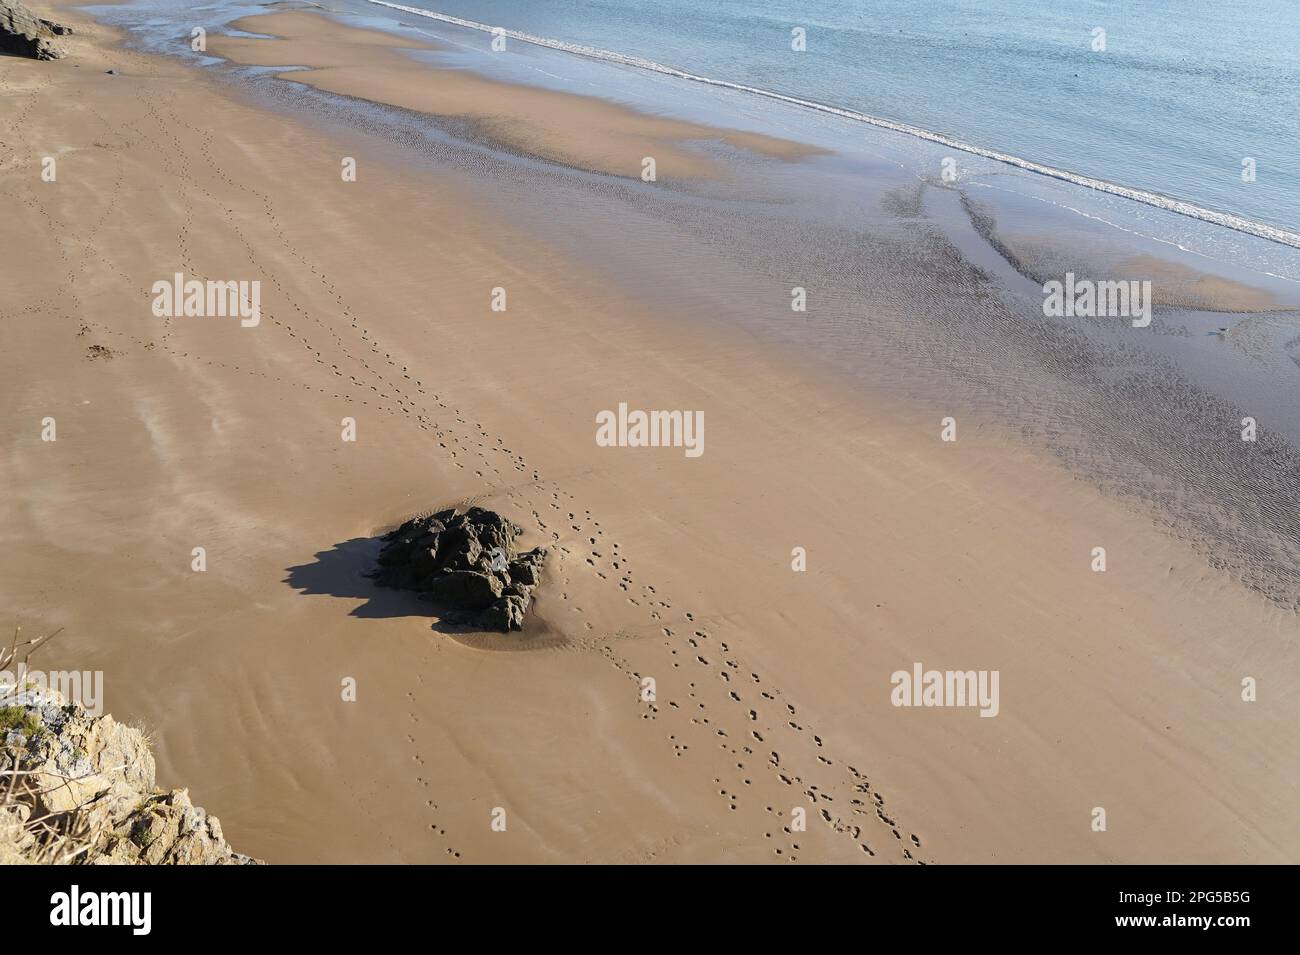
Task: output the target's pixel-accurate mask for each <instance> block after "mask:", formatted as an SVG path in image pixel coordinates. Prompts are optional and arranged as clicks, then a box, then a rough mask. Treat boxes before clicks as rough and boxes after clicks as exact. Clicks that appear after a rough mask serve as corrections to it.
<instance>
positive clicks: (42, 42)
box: [0, 0, 72, 60]
mask: <svg viewBox="0 0 1300 955" xmlns="http://www.w3.org/2000/svg"><path fill="white" fill-rule="evenodd" d="M71 32H72V29H71V27H65V26H63V25H62V24H59V23H54V22H53V21H50V20H42V19H41V18H40V17H38V16H37V15H36V14H34V13H32V11H30V10H28V9H27V8H26V7H25V6H23V5H22V4H21V3H19V2H18V0H0V53H12V54H16V55H18V56H27V57H31V58H33V59H37V60H57V59H58V58H59V57H61V56H63V51H62V50H61V49H59V48H58V47H57V46H55V45H54V42H53V38H54V37H56V36H66V35H67V34H69V33H71Z"/></svg>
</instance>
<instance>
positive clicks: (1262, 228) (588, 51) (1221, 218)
mask: <svg viewBox="0 0 1300 955" xmlns="http://www.w3.org/2000/svg"><path fill="white" fill-rule="evenodd" d="M366 2H367V3H373V4H375V5H377V6H381V7H387V8H389V9H393V10H400V11H402V12H403V13H411V14H414V15H416V16H421V17H425V18H427V19H431V20H438V21H440V22H443V23H449V24H453V25H455V26H460V27H464V28H466V29H470V30H477V31H479V32H481V33H494V32H495V31H497V30H500V31H501V35H502V36H505V37H509V38H511V39H515V40H520V41H521V42H524V43H531V44H533V45H535V46H541V47H546V48H548V49H553V50H559V51H561V52H564V53H570V54H573V55H574V56H585V57H589V58H591V59H595V60H600V61H603V62H609V63H619V64H622V65H625V66H631V67H635V68H637V69H642V70H649V71H652V72H656V73H663V74H666V75H668V76H674V77H678V78H680V79H685V80H690V81H691V82H694V83H703V84H705V85H708V86H716V87H720V88H723V89H730V90H736V91H738V92H742V93H749V94H752V95H754V96H761V97H764V98H766V99H770V100H775V101H776V102H780V103H785V104H788V105H792V106H798V107H800V108H802V109H808V110H813V111H815V112H819V113H825V114H827V115H831V116H837V117H839V118H841V119H847V120H851V121H853V122H858V123H865V124H867V125H869V126H875V127H877V128H879V129H886V130H889V131H890V132H895V133H902V134H904V135H907V136H911V137H914V138H916V139H920V140H924V141H926V142H931V143H935V144H937V145H940V146H947V147H949V148H951V149H957V150H960V151H962V152H965V153H970V154H971V155H974V156H979V157H980V158H982V159H991V160H993V161H995V162H999V163H1002V164H1004V165H1007V166H1011V167H1014V168H1017V169H1023V170H1025V171H1027V172H1032V173H1036V174H1037V175H1040V176H1046V177H1047V178H1050V179H1057V180H1060V181H1061V182H1068V183H1070V184H1072V185H1076V186H1084V187H1086V188H1088V189H1094V190H1096V191H1098V192H1105V193H1109V194H1111V195H1115V196H1119V197H1121V198H1124V199H1129V200H1132V201H1133V202H1140V203H1142V204H1144V205H1149V206H1153V207H1154V208H1157V209H1163V210H1165V211H1168V212H1175V213H1177V214H1179V215H1182V216H1186V217H1188V218H1190V219H1196V220H1199V221H1202V222H1210V223H1212V224H1214V225H1218V226H1222V227H1223V228H1225V229H1232V230H1233V231H1236V232H1241V233H1243V234H1245V235H1249V236H1254V237H1255V238H1260V239H1265V240H1267V241H1269V242H1276V243H1278V244H1280V245H1285V246H1290V247H1292V248H1300V233H1297V232H1294V231H1291V230H1288V229H1284V228H1282V227H1281V226H1276V225H1272V224H1269V223H1266V222H1256V221H1254V220H1252V219H1248V218H1246V217H1244V216H1240V215H1237V214H1235V213H1231V212H1224V211H1222V210H1218V209H1209V208H1206V207H1205V206H1200V205H1197V204H1196V203H1194V202H1189V201H1186V200H1183V199H1178V198H1175V197H1173V196H1166V195H1161V194H1159V193H1155V192H1149V191H1147V190H1145V189H1137V188H1134V187H1132V186H1126V185H1123V184H1122V183H1117V182H1108V181H1107V180H1104V179H1096V178H1094V177H1091V176H1085V175H1082V174H1081V173H1076V172H1071V171H1069V170H1066V169H1059V168H1057V167H1055V166H1049V165H1045V164H1043V163H1040V162H1035V161H1034V160H1031V159H1024V158H1022V157H1020V156H1013V155H1011V154H1010V153H1006V152H1003V151H1000V150H996V149H989V148H987V147H984V146H979V145H975V144H973V143H967V142H964V141H962V140H960V139H956V138H954V137H952V136H949V135H946V134H944V133H938V132H934V131H932V130H928V129H922V128H921V127H919V126H913V125H911V124H909V123H902V122H898V121H896V120H891V119H885V118H883V117H880V116H871V115H868V114H866V113H862V112H859V111H857V110H851V109H846V108H844V107H841V106H834V105H831V104H827V103H819V102H816V101H815V100H808V99H802V98H799V97H796V96H788V95H786V94H783V93H777V92H774V91H772V90H765V89H761V88H759V87H755V86H747V85H745V84H743V83H735V82H732V81H730V80H720V79H714V78H711V77H707V76H700V75H698V74H695V73H691V72H688V71H686V70H682V69H679V68H677V67H674V66H667V65H665V64H662V63H656V62H654V61H653V60H647V59H645V58H643V57H638V56H630V55H627V54H622V53H614V52H611V51H609V50H598V49H595V48H593V47H587V46H582V45H580V44H573V43H564V42H562V41H559V40H552V39H549V38H547V37H539V36H535V35H533V34H529V33H521V32H520V31H518V30H510V29H506V28H503V27H493V26H489V25H488V24H484V23H478V22H476V21H473V20H465V19H462V18H460V17H453V16H448V15H447V14H442V13H437V12H436V11H431V10H421V9H419V8H417V7H410V6H406V5H404V4H399V3H391V2H389V0H366Z"/></svg>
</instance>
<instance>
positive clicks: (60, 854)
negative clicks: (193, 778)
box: [0, 687, 257, 865]
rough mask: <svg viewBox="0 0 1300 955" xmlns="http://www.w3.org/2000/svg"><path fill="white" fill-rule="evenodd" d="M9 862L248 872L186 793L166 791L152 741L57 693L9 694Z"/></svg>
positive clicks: (3, 768)
mask: <svg viewBox="0 0 1300 955" xmlns="http://www.w3.org/2000/svg"><path fill="white" fill-rule="evenodd" d="M0 703H2V704H3V707H2V708H0V712H3V714H4V717H5V719H4V725H5V726H7V727H8V729H7V730H6V731H5V732H4V734H3V736H4V738H3V740H2V741H0V864H4V863H10V864H13V863H35V862H64V863H78V864H101V865H103V864H108V865H112V864H144V865H248V864H253V863H255V862H256V861H257V860H255V859H252V858H250V857H249V856H246V855H243V854H242V853H239V852H236V851H234V850H233V849H232V848H231V847H230V845H229V844H228V843H227V842H226V839H225V836H224V834H223V833H222V831H221V823H220V822H219V821H218V820H217V818H216V817H215V816H209V815H208V814H207V813H206V812H205V811H204V810H203V809H202V808H200V807H197V806H195V805H194V804H193V803H192V802H191V801H190V797H189V794H188V792H187V791H186V790H184V789H173V790H170V791H164V790H160V789H158V788H157V784H156V779H155V764H154V757H153V753H152V752H151V751H150V749H149V742H148V740H147V739H146V737H145V736H144V734H143V733H141V732H140V731H139V730H137V729H133V728H132V727H129V726H124V725H122V724H121V723H119V722H117V721H116V720H115V719H113V717H112V716H110V715H104V716H92V715H90V714H89V713H87V712H86V711H85V709H83V708H82V707H81V706H80V705H79V704H77V703H75V702H69V701H68V700H67V699H65V698H64V697H63V696H62V695H60V694H59V693H57V692H54V691H52V690H37V689H34V688H17V687H9V688H7V689H3V690H0Z"/></svg>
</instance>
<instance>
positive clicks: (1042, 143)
mask: <svg viewBox="0 0 1300 955" xmlns="http://www.w3.org/2000/svg"><path fill="white" fill-rule="evenodd" d="M405 5H406V6H410V7H415V8H421V9H424V10H430V11H436V12H438V13H443V14H447V15H451V16H455V17H460V18H465V19H469V20H474V21H476V22H480V23H483V24H487V25H491V26H499V27H503V28H505V29H508V30H517V31H521V32H526V33H529V34H534V35H537V36H539V37H544V38H548V39H552V40H556V41H559V42H560V43H566V44H579V45H585V46H590V47H596V48H599V49H601V50H606V51H611V52H614V53H617V54H623V55H627V56H632V57H638V58H643V59H646V60H651V61H654V62H656V63H660V64H665V65H668V66H671V67H674V68H677V69H680V70H683V71H687V72H690V73H694V74H698V75H701V76H706V77H709V78H711V79H718V80H724V81H730V82H734V83H740V84H745V85H749V86H754V87H757V88H761V89H763V90H768V91H772V92H775V93H780V94H783V95H786V96H793V97H798V98H801V99H807V100H812V101H816V102H818V103H823V104H827V105H831V106H837V107H844V108H847V109H850V110H855V111H860V112H862V113H866V114H869V115H871V116H875V117H880V118H883V119H887V120H891V121H895V122H900V123H905V124H909V125H912V126H917V127H921V128H923V129H925V130H929V131H933V132H935V133H939V134H942V135H944V136H949V137H952V138H955V139H958V140H961V141H963V142H966V143H970V144H973V145H975V146H979V147H983V148H986V149H990V150H995V151H998V152H1003V153H1008V154H1012V155H1014V156H1016V157H1020V158H1023V159H1025V160H1028V161H1030V162H1034V163H1041V164H1044V165H1049V166H1053V167H1056V168H1059V169H1062V170H1067V171H1070V172H1073V173H1077V174H1079V175H1081V176H1085V177H1092V178H1096V179H1100V180H1105V181H1107V182H1110V183H1115V184H1118V185H1121V186H1127V187H1133V188H1136V189H1141V190H1145V191H1149V192H1153V193H1158V194H1160V195H1163V196H1169V197H1172V198H1174V199H1178V200H1183V201H1186V202H1190V203H1195V204H1197V205H1200V206H1204V207H1206V208H1208V209H1211V210H1216V211H1219V212H1224V213H1230V214H1234V215H1238V216H1241V217H1244V218H1247V219H1250V220H1253V221H1256V222H1260V223H1267V224H1270V225H1274V226H1278V227H1281V228H1283V229H1288V230H1292V231H1300V3H1296V2H1295V0H1143V2H1117V0H1068V2H1067V0H997V2H989V0H927V2H924V3H919V2H916V0H821V2H815V3H814V2H810V0H710V2H708V3H698V2H694V0H405ZM371 9H373V10H375V11H376V12H379V11H381V10H382V9H383V8H380V7H374V6H372V7H371ZM796 27H800V28H802V29H803V30H804V31H805V33H806V47H807V49H806V51H804V52H796V51H794V50H792V48H791V46H792V39H793V35H792V31H793V30H794V29H795V28H796ZM1098 28H1100V29H1102V30H1104V31H1105V49H1104V50H1099V49H1094V46H1097V45H1098V44H1097V42H1096V39H1097V38H1096V36H1095V32H1094V31H1096V30H1097V29H1098ZM1247 158H1249V159H1253V160H1254V167H1255V180H1254V181H1253V182H1250V181H1244V180H1243V176H1242V172H1243V160H1245V159H1247Z"/></svg>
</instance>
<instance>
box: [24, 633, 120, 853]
mask: <svg viewBox="0 0 1300 955" xmlns="http://www.w3.org/2000/svg"><path fill="white" fill-rule="evenodd" d="M58 633H59V631H58V630H55V631H54V632H53V633H49V634H46V635H45V636H43V637H37V638H36V639H35V640H27V641H23V642H19V638H20V637H21V635H22V628H15V630H14V636H13V640H12V641H11V643H10V645H9V646H8V647H3V646H0V671H9V672H12V673H17V668H18V667H19V666H24V665H26V664H27V663H28V661H29V660H30V659H31V656H32V654H33V653H35V652H36V650H38V649H39V648H40V647H41V646H43V645H44V644H45V643H47V642H49V641H50V640H51V639H53V638H54V637H55V636H57V635H58ZM22 689H23V688H22V686H20V685H18V684H15V685H13V686H4V687H0V857H3V861H5V862H9V861H15V862H17V861H22V862H27V863H30V864H33V865H71V864H76V863H78V862H84V861H85V860H86V858H87V857H88V856H89V854H90V852H91V850H92V849H93V848H94V846H95V845H96V844H97V843H98V842H99V840H100V837H101V836H102V835H103V833H102V832H99V831H97V830H96V827H95V826H93V825H92V824H91V823H90V821H89V818H88V817H87V815H86V814H84V813H81V812H68V813H58V814H42V813H41V812H40V810H39V809H38V808H37V807H38V806H40V805H41V804H42V801H43V800H42V797H43V796H45V795H47V794H49V793H51V792H53V791H55V790H56V789H59V788H61V787H64V786H67V785H68V784H69V783H70V782H72V781H73V780H72V779H71V777H67V776H61V775H59V774H57V773H53V772H48V771H40V772H29V771H26V770H22V769H19V765H20V763H19V759H18V755H17V752H16V749H15V748H11V747H10V746H9V744H8V743H7V742H6V740H7V737H8V735H9V733H10V732H11V731H15V730H16V731H18V732H19V733H22V734H23V735H24V736H30V735H31V734H32V733H33V732H37V731H39V729H40V722H39V720H37V719H36V718H35V717H34V716H32V714H31V712H30V711H29V710H28V708H27V707H26V706H23V705H20V693H21V691H22ZM11 856H12V858H10V857H11Z"/></svg>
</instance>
